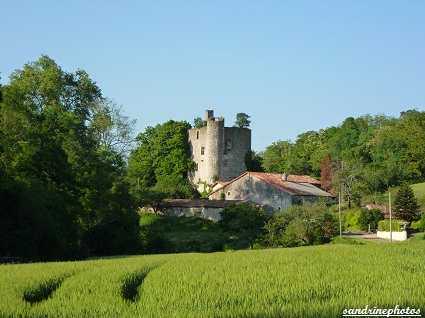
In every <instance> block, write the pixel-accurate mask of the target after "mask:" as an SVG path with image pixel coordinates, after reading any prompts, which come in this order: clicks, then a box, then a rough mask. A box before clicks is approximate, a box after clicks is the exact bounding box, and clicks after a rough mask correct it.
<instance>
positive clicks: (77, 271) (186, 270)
mask: <svg viewBox="0 0 425 318" xmlns="http://www.w3.org/2000/svg"><path fill="white" fill-rule="evenodd" d="M424 250H425V240H423V239H417V240H410V241H408V242H402V243H393V244H391V243H381V244H366V245H349V244H329V245H323V246H312V247H299V248H293V249H269V250H256V251H255V250H251V251H248V250H247V251H238V252H221V253H212V254H197V253H191V254H167V255H147V256H134V257H123V258H115V259H105V260H90V261H84V262H58V263H36V264H21V265H2V266H0V281H1V284H0V317H282V316H285V317H338V316H342V310H343V309H344V308H364V307H365V306H366V305H368V306H369V308H373V307H374V306H376V307H378V308H379V307H383V308H387V307H388V308H394V306H395V305H399V306H405V307H407V306H410V307H411V308H420V309H422V310H425V306H424V305H425V298H424V295H425V262H424V261H425V256H424V254H423V251H424Z"/></svg>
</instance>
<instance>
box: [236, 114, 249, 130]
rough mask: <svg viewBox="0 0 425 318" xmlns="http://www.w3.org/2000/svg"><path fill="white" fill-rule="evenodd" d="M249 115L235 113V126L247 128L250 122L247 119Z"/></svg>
mask: <svg viewBox="0 0 425 318" xmlns="http://www.w3.org/2000/svg"><path fill="white" fill-rule="evenodd" d="M250 117H251V116H248V115H247V114H245V113H237V114H236V120H235V127H239V128H248V127H249V125H250V124H251V121H250V120H249V118H250Z"/></svg>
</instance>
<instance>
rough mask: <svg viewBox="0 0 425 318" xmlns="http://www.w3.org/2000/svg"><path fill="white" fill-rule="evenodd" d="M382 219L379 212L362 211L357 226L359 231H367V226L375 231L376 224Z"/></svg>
mask: <svg viewBox="0 0 425 318" xmlns="http://www.w3.org/2000/svg"><path fill="white" fill-rule="evenodd" d="M383 219H384V216H383V215H382V213H381V211H379V210H369V209H362V210H361V212H360V216H359V219H358V224H359V226H360V229H361V230H363V231H367V230H368V229H369V225H370V228H371V229H376V228H377V227H378V222H379V221H381V220H383Z"/></svg>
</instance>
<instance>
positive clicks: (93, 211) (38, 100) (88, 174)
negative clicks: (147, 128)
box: [0, 56, 138, 260]
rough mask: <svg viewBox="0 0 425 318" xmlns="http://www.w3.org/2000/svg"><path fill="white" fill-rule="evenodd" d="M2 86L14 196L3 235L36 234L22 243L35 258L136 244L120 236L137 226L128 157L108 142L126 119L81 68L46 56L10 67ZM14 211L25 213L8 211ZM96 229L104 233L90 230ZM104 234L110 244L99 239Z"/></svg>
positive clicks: (1, 115) (0, 123)
mask: <svg viewBox="0 0 425 318" xmlns="http://www.w3.org/2000/svg"><path fill="white" fill-rule="evenodd" d="M2 91H3V101H2V102H1V105H0V131H1V132H2V133H1V136H0V140H1V143H2V146H3V150H4V151H0V164H1V165H2V169H0V171H2V172H4V174H3V176H2V177H3V180H2V181H1V182H2V184H4V185H5V188H3V189H2V191H3V194H4V195H6V194H7V195H8V196H10V197H11V198H15V199H12V200H11V201H10V204H9V205H8V206H7V207H6V208H4V209H3V212H2V215H1V218H2V219H3V220H8V221H7V222H6V223H5V224H6V228H2V233H6V234H5V235H6V237H7V240H9V239H10V238H13V233H20V235H19V237H21V238H22V240H25V238H27V237H28V235H30V236H31V233H34V240H33V241H32V242H31V244H32V246H31V248H30V249H21V251H23V253H24V254H27V255H28V256H30V257H31V258H32V260H37V258H38V259H39V260H52V259H65V258H76V257H78V254H77V251H78V250H79V251H80V255H83V254H84V255H87V253H85V251H87V250H88V249H87V248H89V249H90V250H91V251H95V252H96V253H99V254H104V253H111V248H110V247H111V246H112V245H114V246H115V247H116V249H115V251H117V250H118V249H122V250H123V251H124V250H126V248H127V247H128V244H131V245H134V242H137V240H136V241H131V242H130V241H129V240H126V239H125V238H123V235H125V237H127V238H134V237H135V236H133V234H134V233H135V232H134V231H133V230H134V229H137V228H138V219H137V214H136V215H134V214H132V213H136V212H135V210H134V202H133V201H132V200H130V199H129V195H128V184H126V183H125V182H124V181H123V176H124V172H125V160H124V158H123V156H122V154H121V153H119V151H118V147H117V146H118V144H119V143H115V142H111V140H114V137H113V136H114V134H115V135H116V134H121V133H122V132H124V131H128V130H127V129H126V128H122V129H121V128H117V127H119V126H120V125H121V124H122V123H123V122H126V120H124V119H123V118H124V117H123V115H122V114H121V113H120V111H115V112H114V111H113V110H111V109H112V108H111V107H110V103H108V102H107V100H106V99H104V98H103V96H102V94H101V90H100V88H99V87H98V86H97V85H96V83H95V82H94V81H92V80H91V79H90V78H89V76H88V74H87V73H86V72H84V71H82V70H77V71H76V72H74V73H69V72H65V71H63V70H62V69H61V68H60V67H59V66H58V65H57V64H56V63H55V61H54V60H53V59H51V58H49V57H48V56H42V57H41V58H40V59H38V60H37V61H35V62H30V63H27V64H25V65H24V67H23V68H22V69H21V70H17V71H15V72H13V73H12V75H11V76H10V82H9V84H7V85H6V86H5V87H3V89H2ZM106 119H107V120H106ZM129 122H131V121H129ZM118 132H119V133H118ZM122 135H123V136H124V135H125V133H124V134H122ZM0 195H1V194H0ZM26 197H28V200H25V198H26ZM18 210H19V211H22V213H21V214H20V215H21V216H22V217H21V216H19V217H15V215H13V213H15V211H18ZM0 214H1V213H0ZM22 219H25V220H27V221H26V222H22V221H21V220H22ZM46 220H47V221H46ZM118 220H120V221H118ZM117 222H118V223H117ZM41 224H42V225H41ZM107 224H110V225H111V226H106V225H107ZM112 224H113V226H112ZM100 229H102V231H103V235H102V236H96V235H94V234H95V233H99V230H100ZM33 230H34V231H36V230H37V231H36V232H31V231H33ZM136 231H137V230H136ZM40 232H42V233H41V234H40V235H38V234H39V233H40ZM36 233H38V234H36ZM131 233H132V234H131ZM27 234H28V235H27ZM137 236H138V234H137ZM109 238H111V239H112V238H113V242H111V241H109V243H108V244H106V245H102V244H101V242H107V241H108V239H109ZM24 244H25V243H24ZM26 244H28V246H30V245H31V244H30V243H29V242H27V243H26ZM16 245H18V244H16ZM108 246H109V247H108ZM29 250H30V251H31V252H28V251H29ZM34 251H36V252H35V253H34ZM47 251H55V252H51V253H47ZM21 256H23V257H25V256H26V255H21Z"/></svg>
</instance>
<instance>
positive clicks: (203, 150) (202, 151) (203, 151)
mask: <svg viewBox="0 0 425 318" xmlns="http://www.w3.org/2000/svg"><path fill="white" fill-rule="evenodd" d="M204 154H205V147H201V155H204Z"/></svg>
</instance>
